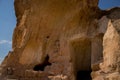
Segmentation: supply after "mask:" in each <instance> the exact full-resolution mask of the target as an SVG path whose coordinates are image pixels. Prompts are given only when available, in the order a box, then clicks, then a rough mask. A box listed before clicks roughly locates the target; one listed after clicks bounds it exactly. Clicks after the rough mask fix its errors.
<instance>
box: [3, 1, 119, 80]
mask: <svg viewBox="0 0 120 80" xmlns="http://www.w3.org/2000/svg"><path fill="white" fill-rule="evenodd" d="M97 5H98V0H91V1H89V0H15V12H16V17H17V26H16V28H15V30H14V34H13V44H12V48H13V50H12V51H10V52H9V54H8V55H7V56H6V58H5V59H4V61H3V63H2V70H1V79H2V80H6V79H8V78H9V79H10V78H11V79H13V78H14V79H19V80H78V78H77V75H78V73H79V72H81V71H83V72H87V71H88V72H90V71H92V74H91V75H92V78H93V80H102V79H103V80H105V79H104V78H103V77H109V76H110V75H112V74H113V77H115V78H116V77H119V76H118V75H119V54H120V53H119V38H120V37H119V27H120V26H119V23H120V20H119V17H120V16H118V15H119V13H120V11H119V8H115V9H111V10H107V11H101V10H100V9H99V8H98V6H97ZM116 14H118V15H116ZM106 30H107V31H106ZM104 34H105V35H104ZM109 35H110V36H109ZM103 37H104V38H103ZM100 64H101V65H100ZM99 65H100V66H99ZM114 66H115V70H112V67H114ZM110 71H112V73H111V74H110V73H109V74H108V73H107V74H106V76H105V75H104V76H103V74H105V72H110ZM114 72H117V73H114ZM9 73H10V74H9ZM115 74H117V75H115ZM88 75H90V74H88ZM114 75H115V76H114ZM110 77H112V76H110ZM110 77H109V78H110ZM110 79H111V78H110ZM110 79H109V80H110ZM117 80H118V79H117Z"/></svg>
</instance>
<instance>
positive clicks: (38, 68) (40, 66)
mask: <svg viewBox="0 0 120 80" xmlns="http://www.w3.org/2000/svg"><path fill="white" fill-rule="evenodd" d="M50 65H51V63H50V62H49V56H48V55H47V56H46V58H45V60H44V61H43V63H41V64H37V65H35V67H34V68H33V70H35V71H44V69H45V67H46V66H50Z"/></svg>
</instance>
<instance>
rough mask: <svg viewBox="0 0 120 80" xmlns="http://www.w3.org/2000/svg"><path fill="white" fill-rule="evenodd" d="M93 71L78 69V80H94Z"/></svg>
mask: <svg viewBox="0 0 120 80" xmlns="http://www.w3.org/2000/svg"><path fill="white" fill-rule="evenodd" d="M90 74H91V71H78V72H77V80H92V78H91V75H90Z"/></svg>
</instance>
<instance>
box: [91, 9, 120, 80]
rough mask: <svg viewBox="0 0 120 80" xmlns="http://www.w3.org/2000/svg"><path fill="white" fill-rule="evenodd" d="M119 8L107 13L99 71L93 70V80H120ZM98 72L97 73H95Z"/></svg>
mask: <svg viewBox="0 0 120 80" xmlns="http://www.w3.org/2000/svg"><path fill="white" fill-rule="evenodd" d="M119 13H120V8H116V9H115V8H114V9H113V10H112V12H111V13H110V14H109V15H108V19H109V21H108V25H107V30H106V32H105V35H104V37H103V62H102V63H100V65H99V66H100V71H97V72H93V73H92V74H93V77H95V80H99V79H98V78H103V80H120V15H118V14H119ZM97 74H98V75H97Z"/></svg>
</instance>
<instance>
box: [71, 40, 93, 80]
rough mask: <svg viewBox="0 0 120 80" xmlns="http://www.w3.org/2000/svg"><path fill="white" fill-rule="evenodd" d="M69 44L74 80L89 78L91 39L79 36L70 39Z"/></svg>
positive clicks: (86, 79)
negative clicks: (79, 37) (78, 37)
mask: <svg viewBox="0 0 120 80" xmlns="http://www.w3.org/2000/svg"><path fill="white" fill-rule="evenodd" d="M70 44H71V50H72V51H71V58H72V62H73V67H74V71H75V75H76V80H91V76H90V73H91V41H90V40H89V39H87V38H81V39H75V40H73V41H71V43H70Z"/></svg>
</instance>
